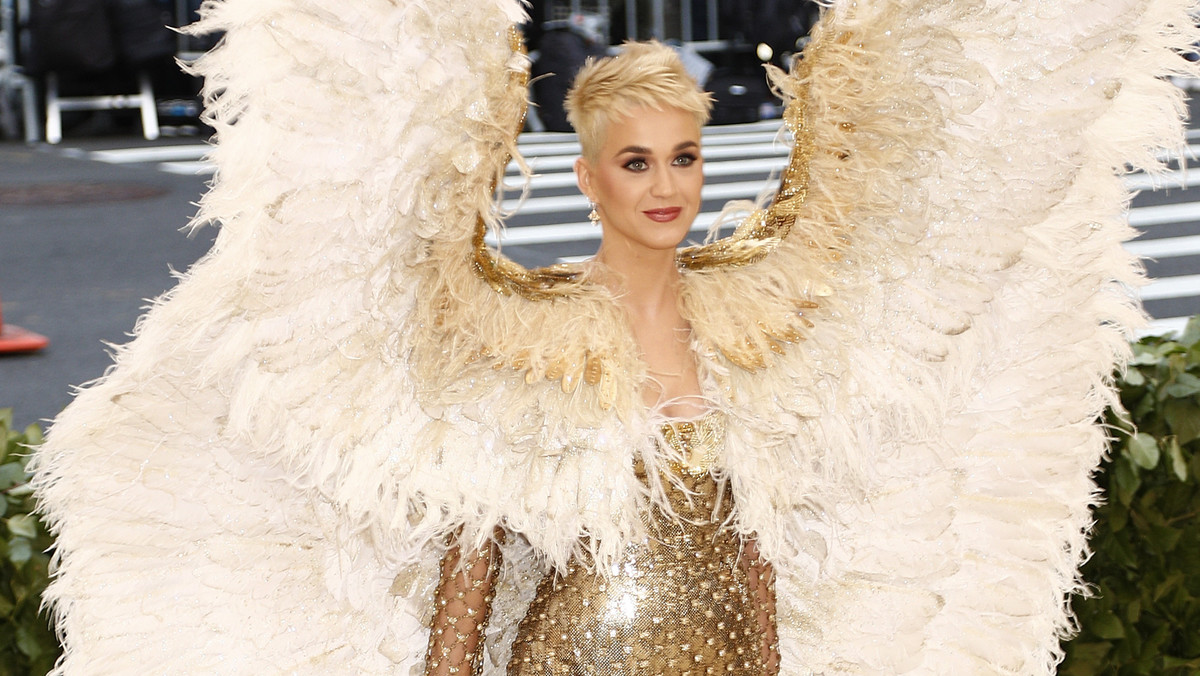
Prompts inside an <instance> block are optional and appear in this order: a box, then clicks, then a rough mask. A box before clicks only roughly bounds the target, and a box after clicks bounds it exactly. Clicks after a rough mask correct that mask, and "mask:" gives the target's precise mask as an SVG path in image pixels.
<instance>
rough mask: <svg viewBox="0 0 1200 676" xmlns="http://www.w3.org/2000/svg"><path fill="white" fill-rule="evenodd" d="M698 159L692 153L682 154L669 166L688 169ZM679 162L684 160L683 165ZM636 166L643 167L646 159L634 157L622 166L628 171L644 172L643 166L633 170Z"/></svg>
mask: <svg viewBox="0 0 1200 676" xmlns="http://www.w3.org/2000/svg"><path fill="white" fill-rule="evenodd" d="M698 159H700V158H699V157H698V156H696V155H695V154H693V153H684V154H682V155H679V156H678V157H676V158H675V159H674V160H672V161H671V164H672V165H675V166H681V167H690V166H692V165H693V164H695V163H696V160H698ZM680 160H685V161H684V162H683V163H680ZM637 164H641V165H645V164H646V159H645V158H644V157H635V158H633V159H631V160H629V161H628V162H626V163H625V164H624V165H623V166H624V167H625V168H626V169H628V170H630V171H644V170H645V167H644V166H643V167H642V168H641V169H635V168H634V165H637Z"/></svg>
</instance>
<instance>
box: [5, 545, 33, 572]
mask: <svg viewBox="0 0 1200 676" xmlns="http://www.w3.org/2000/svg"><path fill="white" fill-rule="evenodd" d="M32 556H33V547H31V546H30V545H29V540H26V539H25V538H13V539H12V540H9V541H8V560H9V561H12V562H13V564H14V565H16V566H17V567H21V566H23V565H25V564H26V563H27V562H28V561H29V559H30V557H32Z"/></svg>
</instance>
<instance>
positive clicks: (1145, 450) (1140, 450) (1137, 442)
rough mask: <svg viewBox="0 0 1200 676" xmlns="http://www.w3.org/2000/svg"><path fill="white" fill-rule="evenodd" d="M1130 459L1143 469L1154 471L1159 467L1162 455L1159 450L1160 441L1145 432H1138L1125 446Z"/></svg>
mask: <svg viewBox="0 0 1200 676" xmlns="http://www.w3.org/2000/svg"><path fill="white" fill-rule="evenodd" d="M1125 448H1126V449H1127V450H1128V451H1129V457H1130V458H1132V459H1133V461H1134V462H1135V463H1137V465H1138V467H1141V468H1142V469H1154V468H1155V467H1157V466H1158V459H1159V458H1160V457H1161V453H1160V452H1159V449H1158V439H1155V438H1154V437H1153V436H1152V435H1149V434H1146V433H1145V432H1138V433H1137V434H1135V435H1133V436H1132V437H1130V438H1129V440H1128V441H1127V442H1126V444H1125Z"/></svg>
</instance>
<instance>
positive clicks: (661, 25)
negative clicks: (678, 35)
mask: <svg viewBox="0 0 1200 676" xmlns="http://www.w3.org/2000/svg"><path fill="white" fill-rule="evenodd" d="M650 8H651V9H650V20H651V21H652V22H653V28H652V32H651V36H652V37H654V38H657V39H659V40H661V39H663V36H664V35H666V34H667V33H666V30H665V29H666V10H665V8H664V7H663V0H653V1H652V2H651V3H650Z"/></svg>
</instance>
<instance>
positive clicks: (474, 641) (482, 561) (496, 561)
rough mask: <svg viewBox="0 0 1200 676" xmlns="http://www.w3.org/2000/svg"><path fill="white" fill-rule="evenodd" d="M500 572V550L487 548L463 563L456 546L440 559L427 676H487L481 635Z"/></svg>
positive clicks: (468, 557)
mask: <svg viewBox="0 0 1200 676" xmlns="http://www.w3.org/2000/svg"><path fill="white" fill-rule="evenodd" d="M499 568H500V548H499V547H498V546H497V545H496V543H495V542H489V543H488V544H486V545H484V546H483V547H482V548H480V549H478V550H474V551H471V552H469V553H468V554H467V555H466V558H465V560H464V559H463V553H462V550H461V548H460V547H458V546H454V547H452V548H451V549H450V550H449V551H448V552H446V555H445V556H444V557H442V576H441V582H440V583H439V584H438V589H437V595H436V600H435V603H436V607H437V610H436V612H435V613H434V616H433V621H432V623H431V624H430V627H429V649H428V651H427V652H426V654H425V673H426V674H427V675H428V676H445V675H447V674H463V675H467V674H470V675H471V676H478V674H480V673H482V671H483V640H482V636H483V630H484V627H485V626H486V625H487V621H488V615H490V614H491V608H492V590H493V587H494V584H495V579H496V572H497V571H498V570H499Z"/></svg>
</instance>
